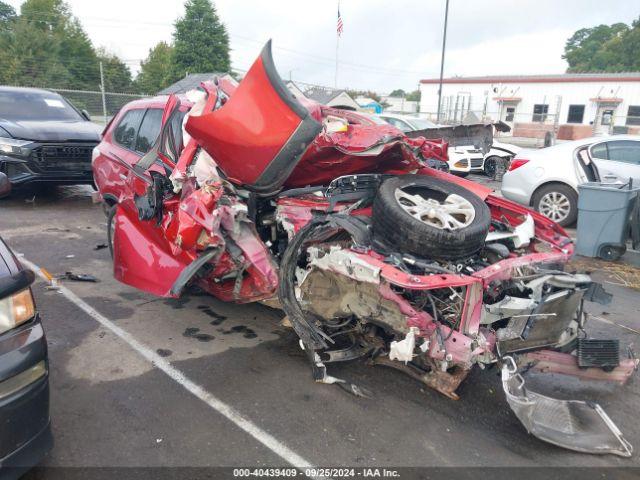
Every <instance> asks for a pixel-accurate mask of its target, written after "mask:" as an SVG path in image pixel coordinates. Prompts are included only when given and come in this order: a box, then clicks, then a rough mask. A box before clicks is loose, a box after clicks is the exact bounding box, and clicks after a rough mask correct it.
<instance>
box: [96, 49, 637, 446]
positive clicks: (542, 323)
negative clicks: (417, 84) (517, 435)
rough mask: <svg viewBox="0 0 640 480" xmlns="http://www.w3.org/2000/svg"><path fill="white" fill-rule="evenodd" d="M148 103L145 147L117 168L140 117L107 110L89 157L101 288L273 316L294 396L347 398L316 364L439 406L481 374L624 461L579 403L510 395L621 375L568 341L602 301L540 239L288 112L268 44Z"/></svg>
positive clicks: (337, 125)
mask: <svg viewBox="0 0 640 480" xmlns="http://www.w3.org/2000/svg"><path fill="white" fill-rule="evenodd" d="M156 101H158V102H160V103H162V104H163V107H164V110H163V111H162V113H160V112H154V113H153V115H155V117H156V118H157V119H159V124H158V128H157V131H158V134H157V138H155V139H154V141H153V145H152V146H151V145H150V142H148V143H149V145H146V147H149V148H145V149H140V151H139V153H137V154H135V155H133V154H132V155H130V156H128V157H127V158H124V157H125V154H126V153H127V151H129V152H130V151H134V150H135V147H134V148H129V149H128V150H127V149H125V150H127V151H119V149H120V147H114V146H113V142H114V138H115V137H117V136H118V135H120V136H122V135H124V136H125V138H128V141H129V142H130V143H131V142H134V143H133V145H136V144H137V143H136V142H137V141H138V140H137V138H138V137H139V136H140V132H141V131H142V130H143V126H144V118H146V117H145V116H144V115H149V113H148V112H149V111H150V110H149V109H148V108H147V113H146V114H143V117H141V118H142V119H141V122H138V123H137V125H138V126H137V127H136V126H135V122H134V126H133V127H131V128H132V130H130V131H127V128H123V126H122V125H123V122H125V120H126V118H127V115H128V112H130V111H132V110H133V109H132V108H127V109H125V111H124V112H123V113H121V114H120V115H118V116H117V117H116V118H115V119H114V121H113V122H112V124H111V125H110V127H109V128H108V129H107V132H106V134H105V137H104V140H103V142H102V143H101V144H100V145H99V146H98V149H97V152H96V155H95V159H94V164H93V169H94V176H95V182H96V184H97V185H98V187H99V190H100V194H101V196H102V199H103V201H104V202H105V203H106V204H107V205H108V206H109V207H110V210H109V221H108V226H109V228H108V233H109V245H110V247H111V248H112V252H113V259H114V275H115V277H116V278H117V279H118V280H120V281H121V282H123V283H126V284H128V285H131V286H134V287H136V288H139V289H141V290H144V291H147V292H150V293H153V294H156V295H160V296H165V297H178V296H180V295H182V294H183V292H184V291H185V289H186V288H188V287H189V286H197V287H199V288H200V289H202V290H204V291H205V292H208V293H209V294H211V295H213V296H215V297H217V298H219V299H221V300H225V301H231V302H239V303H242V302H253V301H269V302H272V301H278V302H279V306H280V308H282V309H283V310H284V312H285V313H286V314H287V317H288V320H289V322H290V324H291V326H292V327H293V328H294V330H295V331H296V333H297V335H298V336H299V337H300V345H301V347H302V348H303V349H304V351H305V352H306V354H307V357H308V360H309V363H310V366H311V368H312V372H313V376H314V379H315V380H316V381H318V382H322V383H337V384H339V385H341V386H343V387H346V388H347V389H348V390H349V391H351V392H353V393H355V394H366V392H364V391H363V389H360V388H358V386H357V385H355V384H352V383H348V382H345V381H344V380H342V379H337V378H335V377H332V376H331V375H329V374H328V372H327V365H330V364H331V363H332V362H339V361H348V360H352V359H355V358H360V357H368V358H369V359H370V360H371V362H372V363H373V364H381V365H386V366H390V367H394V368H397V369H399V370H402V371H404V372H405V373H408V374H409V375H411V376H412V377H414V378H416V379H417V380H419V381H421V382H423V383H425V384H426V385H428V386H430V387H432V388H434V389H436V390H438V391H439V392H441V393H443V394H445V395H447V396H448V397H451V398H454V399H455V398H457V395H456V393H455V391H456V388H457V387H458V386H459V384H460V383H461V382H462V381H463V380H464V379H465V377H466V376H467V375H468V373H469V371H470V369H471V368H473V367H474V366H475V365H479V366H480V367H483V368H484V367H488V366H492V365H496V364H497V365H498V366H500V368H501V369H502V381H503V387H504V391H505V394H506V397H507V400H508V403H509V405H510V406H511V408H512V410H513V411H514V413H515V414H516V415H517V416H518V418H519V419H520V420H521V421H522V423H523V424H524V425H525V427H526V428H527V429H528V431H529V432H531V433H532V434H533V435H536V436H537V437H539V438H541V439H543V440H545V441H548V442H551V443H554V444H556V445H560V446H564V447H567V448H571V449H574V450H577V451H583V452H590V453H614V454H618V455H622V456H629V455H631V451H632V447H631V445H629V444H628V442H627V441H626V440H625V439H624V438H623V436H622V434H621V433H620V431H619V430H618V429H617V427H616V426H615V424H614V423H613V422H612V421H611V419H610V418H609V417H608V416H607V415H606V413H604V411H603V410H602V408H600V406H599V405H597V404H594V403H592V402H582V401H564V400H556V399H552V398H549V397H545V396H542V395H540V394H538V393H535V392H531V391H528V390H527V389H525V387H524V380H523V377H522V376H521V374H520V373H518V372H519V371H523V370H528V369H538V370H540V371H547V372H555V373H562V374H568V375H577V376H580V377H583V378H591V379H600V380H611V381H617V382H619V383H624V382H625V381H626V380H627V379H628V377H629V376H630V375H631V374H632V372H633V371H634V369H635V367H636V366H637V363H638V362H637V361H636V360H635V359H625V360H622V361H620V360H619V353H618V349H619V346H618V345H617V342H616V341H609V340H593V339H587V338H585V335H584V328H583V327H584V322H585V319H586V315H585V314H584V311H583V302H584V301H599V302H607V301H609V300H610V298H609V297H608V294H606V292H604V290H603V289H602V287H601V286H599V285H598V284H595V283H593V282H592V281H591V279H590V278H589V277H588V276H587V275H581V274H570V273H566V272H564V271H563V264H564V263H566V262H567V260H568V259H569V258H570V257H571V255H572V253H573V244H572V242H571V240H570V239H569V237H568V236H567V234H566V233H565V232H564V230H562V228H560V227H559V226H558V225H556V224H555V223H553V222H552V221H550V220H549V219H547V218H545V217H543V216H541V215H539V214H537V213H535V212H532V211H529V210H527V209H525V208H523V207H521V206H518V205H515V204H513V203H511V202H509V201H506V200H504V199H501V198H498V197H495V196H493V195H491V190H490V189H488V188H486V187H483V186H481V185H478V184H475V183H473V182H470V181H466V180H463V179H460V178H457V177H454V176H451V175H448V174H446V173H443V172H440V171H437V170H435V169H433V168H430V167H429V166H428V165H429V162H430V161H434V160H439V161H442V160H446V152H447V143H446V142H445V141H443V140H427V139H426V138H424V137H422V136H419V137H415V138H408V137H407V136H406V135H404V134H403V133H402V132H400V131H399V130H397V129H396V128H395V127H392V126H390V125H387V126H385V125H377V124H372V122H371V121H370V120H367V119H366V118H365V117H361V116H359V115H358V114H356V113H353V112H341V111H339V110H335V109H332V108H328V107H325V106H322V105H319V104H315V103H312V102H308V101H304V103H303V102H302V101H301V100H299V99H296V98H295V97H294V96H293V95H292V94H291V93H290V92H289V91H288V90H287V88H286V86H285V85H284V83H283V82H282V80H281V79H280V77H279V76H278V74H277V72H276V70H275V67H274V64H273V60H272V56H271V45H270V43H268V44H267V45H266V46H265V48H264V49H263V51H262V53H261V55H260V57H259V58H258V59H257V60H256V62H255V63H254V64H253V66H252V67H251V69H250V70H249V72H248V73H247V75H246V76H245V78H244V79H243V80H242V82H241V83H240V84H239V85H235V84H232V83H230V82H226V81H220V82H213V83H206V82H205V83H203V84H202V86H201V88H200V89H199V90H197V91H193V92H190V93H189V94H188V95H187V97H186V98H178V97H176V96H171V97H169V98H166V97H165V98H163V99H162V100H161V101H160V100H157V99H154V100H150V101H149V100H148V101H146V102H151V103H152V104H153V102H156ZM144 102H145V101H143V102H142V103H138V106H145V104H144ZM154 105H155V104H154ZM135 106H136V105H134V107H135ZM147 107H148V105H147ZM154 108H159V106H158V105H155V107H154ZM137 115H140V114H139V113H138V114H137ZM183 117H184V118H183ZM126 125H127V124H126V123H125V126H126ZM118 132H120V133H118ZM123 132H124V133H123ZM143 150H146V153H145V152H143Z"/></svg>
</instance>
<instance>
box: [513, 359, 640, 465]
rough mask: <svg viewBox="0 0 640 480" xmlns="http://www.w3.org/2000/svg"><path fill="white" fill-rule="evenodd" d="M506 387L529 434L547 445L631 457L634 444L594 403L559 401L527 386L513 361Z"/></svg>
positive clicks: (514, 408) (514, 410) (514, 409)
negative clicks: (626, 438) (530, 389)
mask: <svg viewBox="0 0 640 480" xmlns="http://www.w3.org/2000/svg"><path fill="white" fill-rule="evenodd" d="M505 360H506V361H505V363H504V365H503V366H502V387H503V389H504V393H505V395H506V397H507V402H508V403H509V406H510V407H511V410H513V412H514V413H515V414H516V416H517V417H518V419H519V420H520V421H521V422H522V424H523V425H524V426H525V428H526V429H527V431H528V432H529V433H531V434H532V435H534V436H535V437H538V438H539V439H540V440H543V441H545V442H549V443H552V444H554V445H558V446H560V447H564V448H567V449H569V450H575V451H578V452H584V453H597V454H604V453H611V454H614V455H619V456H621V457H630V456H631V453H632V452H633V447H632V446H631V444H630V443H629V442H628V441H627V440H625V438H624V437H623V436H622V432H620V430H619V429H618V427H617V426H616V425H615V424H614V423H613V421H612V420H611V419H610V418H609V416H608V415H607V414H606V413H605V411H604V410H603V409H602V407H600V405H598V404H597V403H593V402H584V401H580V400H559V399H555V398H551V397H547V396H544V395H541V394H539V393H535V392H531V391H529V390H527V389H526V388H525V386H524V379H523V378H522V375H520V374H518V373H517V367H516V363H515V361H514V360H513V358H512V357H505Z"/></svg>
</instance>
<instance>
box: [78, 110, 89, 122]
mask: <svg viewBox="0 0 640 480" xmlns="http://www.w3.org/2000/svg"><path fill="white" fill-rule="evenodd" d="M80 113H81V114H82V116H83V117H84V118H85V119H86V120H88V121H91V115H89V112H87V111H86V110H85V109H84V108H83V109H82V110H80Z"/></svg>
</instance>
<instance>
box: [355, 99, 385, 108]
mask: <svg viewBox="0 0 640 480" xmlns="http://www.w3.org/2000/svg"><path fill="white" fill-rule="evenodd" d="M356 102H358V105H360V106H361V107H364V106H367V105H380V103H378V102H376V101H375V100H374V99H373V98H370V97H358V98H356Z"/></svg>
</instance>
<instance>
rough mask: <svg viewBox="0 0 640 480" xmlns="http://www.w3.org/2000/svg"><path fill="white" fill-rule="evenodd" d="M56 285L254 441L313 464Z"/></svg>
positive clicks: (289, 460)
mask: <svg viewBox="0 0 640 480" xmlns="http://www.w3.org/2000/svg"><path fill="white" fill-rule="evenodd" d="M20 261H21V262H22V263H23V264H24V265H25V266H27V267H29V268H30V269H32V270H33V271H34V272H35V273H36V274H37V275H38V276H40V278H42V279H43V280H45V281H48V280H49V279H48V278H47V277H46V275H45V274H44V273H43V272H42V270H41V269H40V267H38V266H37V265H36V264H35V263H33V262H30V261H29V260H27V259H26V258H24V256H21V257H20ZM58 289H59V291H60V293H61V294H62V295H64V296H65V297H66V298H67V299H68V300H69V301H71V302H72V303H74V304H75V305H77V306H78V307H79V308H81V309H82V310H83V311H84V312H85V313H86V314H87V315H89V316H90V317H91V318H93V319H94V320H96V321H97V322H98V323H100V324H101V325H102V326H103V327H105V328H108V329H109V330H111V331H112V332H113V333H114V334H116V335H117V336H118V337H120V338H121V339H122V340H124V341H125V342H126V343H127V344H128V345H129V346H130V347H131V348H133V349H134V350H135V351H136V352H138V353H139V354H140V355H142V356H143V357H144V358H146V359H147V360H148V361H150V362H151V363H153V364H154V365H155V366H156V367H158V368H159V369H160V370H162V371H163V372H164V373H166V374H167V375H168V376H169V378H171V379H172V380H173V381H175V382H176V383H178V384H180V385H181V386H182V387H183V388H185V389H186V390H187V391H189V392H190V393H191V394H193V395H194V396H196V397H197V398H199V399H200V400H202V401H203V402H205V403H206V404H207V405H209V406H210V407H211V408H213V409H214V410H215V411H216V412H218V413H220V414H221V415H223V416H224V417H226V418H227V419H228V420H230V421H231V422H233V423H234V424H235V425H236V426H238V427H239V428H241V429H242V430H244V431H245V432H247V433H248V434H249V435H251V436H252V437H253V438H255V439H256V440H257V441H259V442H260V443H262V444H263V445H264V446H265V447H267V448H268V449H269V450H271V451H272V452H273V453H275V454H276V455H278V456H279V457H280V458H282V459H283V460H284V461H285V462H287V463H289V464H290V465H292V466H294V467H303V468H304V467H310V468H313V465H312V464H311V463H310V462H309V461H307V460H306V459H304V458H303V457H301V456H300V455H298V454H297V453H296V452H294V451H293V450H291V449H290V448H289V447H287V446H286V445H284V444H283V443H282V442H280V441H279V440H277V439H276V438H275V437H274V436H273V435H270V434H269V433H267V432H265V431H264V430H263V429H261V428H260V427H258V426H257V425H256V424H254V423H253V422H252V421H251V420H248V419H246V418H245V417H243V416H242V415H241V414H240V413H239V412H238V411H237V410H236V409H234V408H233V407H231V406H229V405H227V404H226V403H224V402H223V401H222V400H220V399H218V398H217V397H215V396H214V395H213V394H211V393H210V392H208V391H207V390H205V389H204V388H203V387H201V386H200V385H198V384H197V383H195V382H193V381H192V380H190V379H189V378H187V377H186V376H185V374H184V373H182V372H181V371H180V370H178V369H177V368H175V367H174V366H172V365H171V364H170V363H169V362H168V361H167V360H165V359H164V358H162V357H161V356H160V355H158V354H157V353H156V352H154V351H153V350H151V349H150V348H148V347H146V346H145V345H143V344H142V343H140V342H139V341H138V340H136V339H135V338H134V337H133V336H132V335H131V334H130V333H129V332H127V331H126V330H123V329H122V328H120V327H119V326H117V325H116V324H115V323H113V322H112V321H111V320H109V319H108V318H107V317H105V316H104V315H102V314H101V313H100V312H98V311H97V310H95V309H94V308H93V307H92V306H91V305H89V304H88V303H86V302H85V301H84V300H82V299H81V298H80V297H78V296H77V295H76V294H75V293H73V292H72V291H71V290H69V289H68V288H67V287H65V286H64V285H59V286H58Z"/></svg>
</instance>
